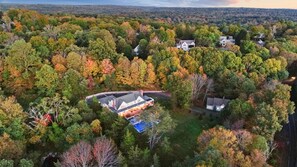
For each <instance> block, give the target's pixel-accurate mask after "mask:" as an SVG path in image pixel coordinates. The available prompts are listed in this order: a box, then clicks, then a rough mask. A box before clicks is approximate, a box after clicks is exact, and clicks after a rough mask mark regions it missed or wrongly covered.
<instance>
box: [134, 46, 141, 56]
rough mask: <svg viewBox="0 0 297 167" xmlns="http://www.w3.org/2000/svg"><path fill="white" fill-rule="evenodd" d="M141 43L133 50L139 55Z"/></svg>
mask: <svg viewBox="0 0 297 167" xmlns="http://www.w3.org/2000/svg"><path fill="white" fill-rule="evenodd" d="M139 49H140V48H139V45H137V46H136V47H135V48H134V49H133V52H134V53H135V54H136V55H137V56H138V55H139Z"/></svg>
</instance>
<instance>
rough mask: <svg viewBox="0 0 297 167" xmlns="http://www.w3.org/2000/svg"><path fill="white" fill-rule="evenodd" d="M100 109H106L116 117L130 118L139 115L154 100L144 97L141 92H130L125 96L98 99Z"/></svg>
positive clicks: (151, 104) (152, 103)
mask: <svg viewBox="0 0 297 167" xmlns="http://www.w3.org/2000/svg"><path fill="white" fill-rule="evenodd" d="M99 103H100V104H101V106H102V107H106V108H108V109H109V110H110V111H112V112H114V113H117V114H118V115H120V116H122V117H125V118H130V117H132V116H135V115H139V114H140V113H141V111H142V110H144V109H146V108H147V107H149V106H153V105H154V99H153V98H151V97H148V96H144V95H143V92H142V91H139V92H130V93H128V94H126V95H123V96H119V97H115V96H114V95H109V96H106V97H103V98H101V99H99Z"/></svg>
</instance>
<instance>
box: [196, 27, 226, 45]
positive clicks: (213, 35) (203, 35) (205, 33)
mask: <svg viewBox="0 0 297 167" xmlns="http://www.w3.org/2000/svg"><path fill="white" fill-rule="evenodd" d="M221 34H222V33H221V32H220V31H219V30H218V27H215V26H207V25H205V26H201V27H198V29H197V30H196V31H195V33H194V37H195V40H196V44H197V45H199V46H215V45H216V42H217V41H218V40H219V38H220V35H221Z"/></svg>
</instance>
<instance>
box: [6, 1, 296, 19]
mask: <svg viewBox="0 0 297 167" xmlns="http://www.w3.org/2000/svg"><path fill="white" fill-rule="evenodd" d="M9 8H25V9H30V10H36V11H38V12H41V13H47V14H58V13H60V14H62V13H64V14H65V13H67V14H75V15H121V16H126V17H148V18H153V19H166V20H167V21H169V22H189V23H197V22H198V23H214V24H221V23H234V22H236V23H241V24H257V23H263V22H273V21H279V20H291V21H297V10H292V9H255V8H159V7H134V6H99V5H92V6H90V5H79V6H75V5H20V4H0V10H2V11H6V10H8V9H9Z"/></svg>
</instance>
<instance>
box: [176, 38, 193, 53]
mask: <svg viewBox="0 0 297 167" xmlns="http://www.w3.org/2000/svg"><path fill="white" fill-rule="evenodd" d="M195 46H196V44H195V40H180V41H179V43H178V44H177V45H176V47H177V48H178V49H183V50H184V51H189V50H190V49H191V48H193V47H195Z"/></svg>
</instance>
